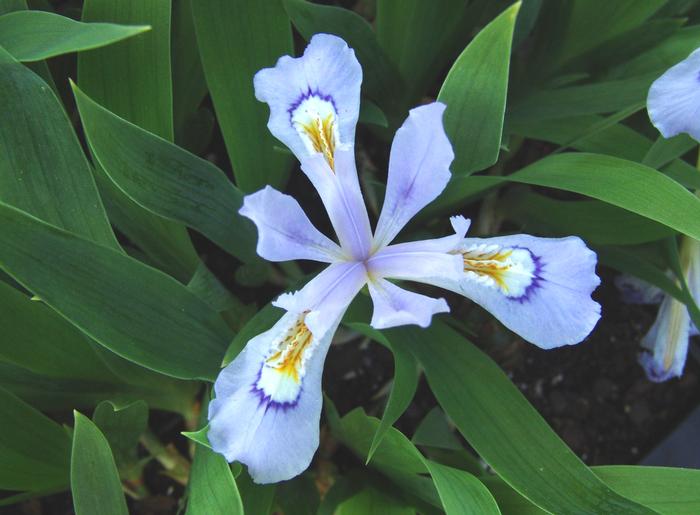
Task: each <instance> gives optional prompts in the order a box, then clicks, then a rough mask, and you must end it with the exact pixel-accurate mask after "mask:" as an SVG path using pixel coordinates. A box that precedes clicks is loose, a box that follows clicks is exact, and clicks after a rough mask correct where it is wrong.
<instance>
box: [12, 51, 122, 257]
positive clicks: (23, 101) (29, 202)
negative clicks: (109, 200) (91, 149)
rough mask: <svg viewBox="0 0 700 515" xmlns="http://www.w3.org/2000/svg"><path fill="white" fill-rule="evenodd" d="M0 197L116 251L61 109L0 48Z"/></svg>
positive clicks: (44, 87) (34, 77)
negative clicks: (0, 111)
mask: <svg viewBox="0 0 700 515" xmlns="http://www.w3.org/2000/svg"><path fill="white" fill-rule="evenodd" d="M0 102H1V103H2V104H3V105H4V106H5V108H4V110H3V117H2V124H0V200H1V201H3V202H5V203H7V204H11V205H13V206H16V207H17V208H19V209H22V210H24V211H27V212H28V213H31V214H33V215H34V216H36V217H38V218H41V219H42V220H45V221H47V222H49V223H52V224H54V225H58V226H59V227H62V228H64V229H66V230H68V231H71V232H73V233H75V234H78V235H81V236H84V237H86V238H89V239H92V240H94V241H97V242H100V243H101V244H103V245H108V246H110V247H112V248H115V249H118V248H119V245H118V244H117V241H116V239H115V238H114V234H113V233H112V228H111V227H110V225H109V221H108V220H107V217H106V215H105V212H104V210H103V208H102V203H101V201H100V197H99V195H98V193H97V188H96V187H95V182H94V180H93V178H92V173H91V171H90V168H89V164H88V162H87V160H86V159H85V155H84V154H83V151H82V149H81V148H80V143H79V142H78V139H77V137H76V136H75V133H74V132H73V128H72V126H71V123H70V121H69V120H68V117H67V116H66V113H65V111H64V110H63V108H62V106H61V104H60V102H59V100H58V99H57V98H56V96H55V95H54V93H53V91H52V90H51V88H49V86H47V85H46V83H45V82H44V81H42V80H41V79H40V78H39V77H38V76H37V75H35V74H34V73H33V72H31V71H30V70H29V69H27V68H26V67H25V66H23V65H21V64H20V63H18V62H17V61H15V60H14V59H13V58H12V57H11V56H10V55H9V54H8V53H7V52H5V51H4V50H3V49H2V48H0Z"/></svg>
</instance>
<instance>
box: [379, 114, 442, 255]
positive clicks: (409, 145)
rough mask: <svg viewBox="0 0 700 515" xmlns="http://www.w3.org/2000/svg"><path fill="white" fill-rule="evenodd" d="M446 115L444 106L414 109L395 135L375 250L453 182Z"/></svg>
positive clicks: (394, 235)
mask: <svg viewBox="0 0 700 515" xmlns="http://www.w3.org/2000/svg"><path fill="white" fill-rule="evenodd" d="M444 111H445V105H444V104H442V103H440V102H434V103H432V104H428V105H424V106H421V107H416V108H415V109H411V111H410V112H409V115H408V118H407V119H406V121H405V122H404V123H403V125H402V126H401V128H400V129H399V130H398V131H397V132H396V136H395V137H394V142H393V143H392V145H391V154H390V157H389V175H388V178H387V185H386V194H385V196H384V205H383V206H382V211H381V214H380V215H379V221H378V222H377V229H376V231H375V236H374V249H379V248H381V247H382V246H384V245H388V244H389V243H390V242H391V240H393V239H394V238H395V237H396V235H397V234H398V233H399V231H400V230H401V229H402V228H403V227H404V226H405V225H406V224H407V223H408V221H409V220H410V219H411V218H413V216H415V214H416V213H418V211H420V210H421V209H423V208H424V207H425V206H426V205H428V204H429V203H430V202H432V201H433V200H435V198H437V196H438V195H440V193H442V190H444V189H445V186H446V185H447V182H448V181H449V180H450V164H451V163H452V160H453V159H454V152H452V145H451V144H450V141H449V140H448V139H447V135H446V134H445V129H444V128H443V125H442V115H443V112H444Z"/></svg>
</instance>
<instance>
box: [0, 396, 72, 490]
mask: <svg viewBox="0 0 700 515" xmlns="http://www.w3.org/2000/svg"><path fill="white" fill-rule="evenodd" d="M0 418H1V419H2V424H0V463H2V466H1V467H0V489H4V490H44V489H52V488H61V487H67V486H68V470H69V466H70V438H69V437H68V434H67V433H66V432H65V431H64V430H63V428H62V427H61V426H59V425H58V424H57V423H56V422H54V421H53V420H51V419H49V418H48V417H46V416H44V415H42V414H41V413H39V412H38V411H36V410H35V409H34V408H32V407H31V406H29V405H28V404H25V403H24V402H23V401H21V400H20V399H19V398H17V397H15V396H14V395H12V394H11V393H9V392H8V391H7V390H5V389H4V388H0Z"/></svg>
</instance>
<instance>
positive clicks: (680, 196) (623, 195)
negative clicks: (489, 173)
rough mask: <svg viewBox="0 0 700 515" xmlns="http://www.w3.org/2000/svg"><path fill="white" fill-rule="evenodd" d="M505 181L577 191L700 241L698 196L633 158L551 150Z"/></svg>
mask: <svg viewBox="0 0 700 515" xmlns="http://www.w3.org/2000/svg"><path fill="white" fill-rule="evenodd" d="M504 180H508V181H514V182H520V183H525V184H530V185H534V186H545V187H549V188H557V189H562V190H566V191H571V192H574V193H580V194H581V195H586V196H588V197H592V198H595V199H598V200H602V201H604V202H607V203H609V204H612V205H614V206H618V207H621V208H623V209H626V210H628V211H631V212H633V213H636V214H638V215H642V216H644V217H646V218H649V219H651V220H655V221H657V222H659V223H661V224H664V225H666V226H668V227H671V228H672V229H675V230H677V231H679V232H682V233H684V234H687V235H688V236H691V237H693V238H696V239H700V199H698V198H697V197H696V196H695V195H693V194H692V193H690V192H689V191H688V190H687V189H685V188H684V187H683V186H681V185H680V184H678V183H677V182H676V181H674V180H672V179H670V178H668V177H666V176H665V175H664V174H662V173H659V172H657V171H656V170H654V169H652V168H649V167H647V166H644V165H641V164H638V163H634V162H632V161H627V160H624V159H618V158H615V157H610V156H604V155H599V154H584V153H564V154H555V155H552V156H549V157H545V158H544V159H541V160H539V161H537V162H535V163H533V164H531V165H529V166H527V167H525V168H523V169H522V170H519V171H517V172H515V173H513V174H511V175H508V176H506V177H504Z"/></svg>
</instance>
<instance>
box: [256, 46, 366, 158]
mask: <svg viewBox="0 0 700 515" xmlns="http://www.w3.org/2000/svg"><path fill="white" fill-rule="evenodd" d="M361 84H362V68H361V67H360V64H359V63H358V62H357V59H356V58H355V52H354V51H353V50H352V49H351V48H348V46H347V44H346V43H345V41H343V40H342V39H340V38H338V37H336V36H332V35H330V34H316V35H315V36H314V37H312V38H311V41H310V42H309V45H308V46H307V47H306V50H305V51H304V55H303V56H301V57H299V58H292V57H289V56H284V57H281V58H280V59H279V60H278V61H277V64H276V65H275V67H274V68H265V69H263V70H260V71H259V72H258V73H257V74H256V75H255V79H254V86H255V96H256V98H257V99H258V100H260V101H262V102H266V103H267V104H268V105H269V106H270V120H269V121H268V124H267V126H268V128H269V129H270V132H271V133H272V134H273V135H274V136H275V137H276V138H277V139H279V140H280V141H282V142H283V143H284V144H285V145H287V146H288V147H289V148H290V149H291V150H292V152H294V154H295V155H296V156H297V158H298V159H299V160H301V159H302V158H304V157H307V156H309V155H311V154H313V153H316V152H320V153H321V154H322V155H324V157H325V158H326V160H327V161H328V163H329V165H330V166H331V168H334V152H335V149H336V148H337V147H339V146H340V145H343V144H347V145H354V142H355V126H356V125H357V118H358V116H359V112H360V85H361Z"/></svg>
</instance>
